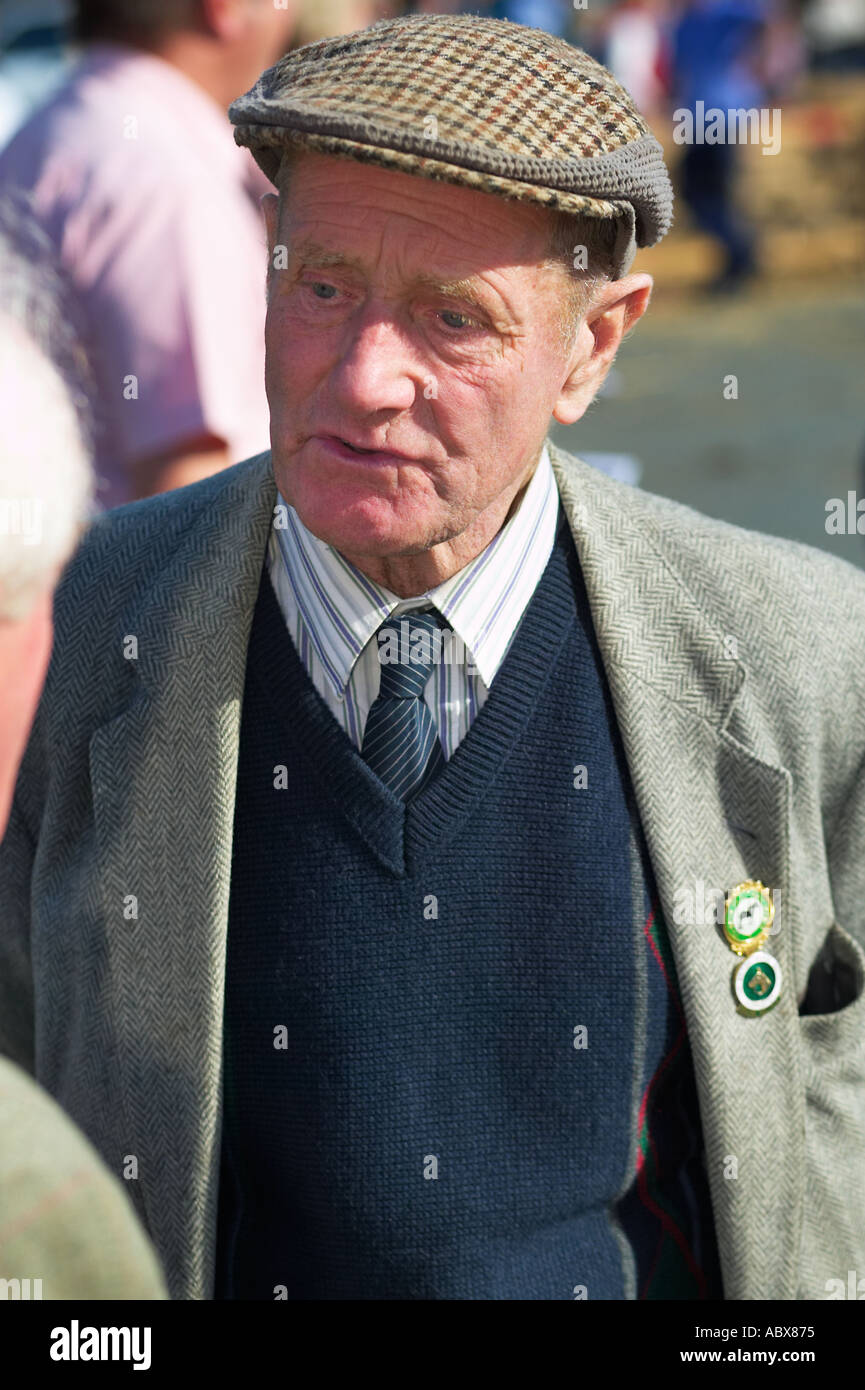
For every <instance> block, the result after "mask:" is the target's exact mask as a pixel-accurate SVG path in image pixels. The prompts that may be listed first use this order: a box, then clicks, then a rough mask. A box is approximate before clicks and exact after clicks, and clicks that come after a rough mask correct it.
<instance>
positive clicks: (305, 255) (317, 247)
mask: <svg viewBox="0 0 865 1390" xmlns="http://www.w3.org/2000/svg"><path fill="white" fill-rule="evenodd" d="M290 250H291V254H292V256H294V257H296V258H297V260H299V261H311V262H312V263H313V264H315V265H317V266H321V267H322V269H326V268H327V267H328V266H348V267H349V269H352V270H363V266H362V264H361V261H360V259H359V258H358V257H357V256H351V255H348V254H347V253H346V252H344V251H333V250H331V249H329V248H328V247H327V246H323V245H322V244H321V242H318V241H312V240H309V239H306V238H305V239H304V240H302V241H299V242H297V243H296V244H295V245H294V246H292V247H291V248H290ZM481 284H482V282H481V281H479V280H478V279H477V278H475V277H469V278H468V279H461V280H448V279H443V278H442V277H441V276H439V275H433V274H429V273H425V272H423V271H421V272H420V273H419V274H417V275H415V276H413V277H412V280H411V287H412V288H413V289H415V288H416V289H422V290H425V291H426V292H427V293H428V294H438V295H442V296H443V297H444V298H446V299H462V300H464V301H465V302H466V303H467V304H473V305H474V306H475V308H476V309H483V310H485V311H486V312H487V313H489V312H490V307H491V306H490V303H489V299H488V296H487V295H485V294H484V293H483V292H482V289H481V288H480V287H481Z"/></svg>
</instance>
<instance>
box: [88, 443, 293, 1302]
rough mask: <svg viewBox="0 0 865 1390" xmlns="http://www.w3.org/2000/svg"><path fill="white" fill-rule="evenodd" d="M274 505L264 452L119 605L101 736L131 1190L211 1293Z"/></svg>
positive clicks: (104, 858) (173, 1286) (177, 1282)
mask: <svg viewBox="0 0 865 1390" xmlns="http://www.w3.org/2000/svg"><path fill="white" fill-rule="evenodd" d="M179 496H182V494H180V495H179ZM275 499H276V489H275V485H274V483H273V479H272V475H271V469H270V456H269V455H267V454H265V455H261V456H259V457H258V458H256V459H254V460H251V461H250V462H249V463H246V464H244V465H242V466H240V467H238V468H235V469H232V470H230V471H229V472H227V473H226V474H225V485H224V487H223V489H222V490H221V491H220V492H218V493H217V495H216V496H215V497H214V498H213V500H211V501H210V502H209V504H206V505H205V506H204V507H202V508H201V510H200V511H199V512H198V513H197V514H196V513H193V514H192V515H191V519H190V522H189V525H188V529H187V530H186V532H185V533H184V540H183V544H182V545H181V546H180V547H179V548H178V549H177V551H176V552H175V553H174V555H173V556H172V558H171V562H170V563H169V564H168V565H167V566H166V567H165V569H164V570H163V571H162V572H161V573H160V574H159V576H158V578H157V579H156V580H155V582H154V584H153V586H152V589H151V590H150V592H148V593H147V594H146V595H145V596H144V597H142V596H140V595H139V596H138V598H137V600H136V606H135V608H134V609H132V610H131V611H130V612H129V613H128V614H127V615H125V618H124V628H123V632H122V633H118V649H120V644H121V641H122V642H123V643H124V644H125V650H126V651H127V652H130V651H136V648H135V647H132V646H130V640H129V639H130V638H134V639H135V643H136V644H137V652H136V654H135V655H134V656H132V657H131V658H128V662H129V671H130V683H131V689H130V692H129V699H128V702H127V703H126V704H125V707H124V708H123V709H122V710H121V711H120V712H119V713H117V714H116V715H115V716H114V717H113V718H112V719H111V720H109V722H108V723H106V724H104V725H103V726H101V727H100V728H98V729H97V730H96V731H95V732H94V734H93V736H92V739H91V745H90V766H91V779H92V788H93V804H94V820H95V825H96V836H97V842H98V855H99V878H100V881H101V886H102V891H103V894H104V898H105V911H106V914H107V921H108V924H109V927H108V932H107V943H106V951H107V963H106V969H107V974H108V990H107V997H108V998H109V1000H110V1001H111V1007H112V1009H113V1010H114V1018H113V1031H114V1034H115V1036H116V1037H117V1044H118V1046H117V1064H118V1067H119V1073H120V1088H121V1100H122V1104H123V1107H124V1117H125V1122H126V1129H125V1134H126V1135H128V1140H125V1142H126V1143H128V1148H127V1150H126V1153H127V1154H128V1155H130V1156H134V1157H135V1159H136V1161H137V1165H138V1173H137V1178H138V1180H137V1182H131V1183H130V1184H129V1186H130V1188H131V1190H132V1191H133V1193H134V1194H135V1195H136V1197H137V1204H138V1206H139V1210H140V1211H141V1213H142V1216H143V1217H144V1219H145V1221H146V1224H147V1226H148V1227H149V1229H150V1232H151V1234H152V1236H153V1239H154V1241H155V1243H156V1246H157V1248H158V1250H159V1253H160V1255H161V1257H162V1259H163V1260H164V1261H165V1264H166V1268H167V1271H168V1276H169V1280H170V1291H171V1294H172V1297H174V1298H206V1297H209V1296H210V1295H211V1283H212V1271H213V1261H214V1245H215V1234H216V1199H217V1191H218V1176H219V1138H220V1109H221V1107H220V1101H221V1074H222V1012H223V989H224V974H225V948H226V935H227V925H228V902H229V882H230V873H231V842H232V830H233V817H234V795H235V781H236V770H237V751H238V741H239V732H240V713H241V700H242V695H243V686H244V676H245V666H246V649H247V643H248V638H249V629H250V624H251V619H252V612H253V608H254V605H255V600H256V594H257V591H258V584H259V580H260V577H261V566H262V563H263V560H264V554H265V548H266V544H267V538H268V534H269V524H270V521H271V518H272V512H273V506H274V503H275ZM124 1161H126V1160H124Z"/></svg>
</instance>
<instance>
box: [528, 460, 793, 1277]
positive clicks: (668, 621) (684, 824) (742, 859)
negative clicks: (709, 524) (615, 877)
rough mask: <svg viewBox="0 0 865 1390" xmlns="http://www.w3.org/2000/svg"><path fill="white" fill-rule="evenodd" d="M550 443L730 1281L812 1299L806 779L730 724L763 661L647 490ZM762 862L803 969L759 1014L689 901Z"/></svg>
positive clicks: (756, 875)
mask: <svg viewBox="0 0 865 1390" xmlns="http://www.w3.org/2000/svg"><path fill="white" fill-rule="evenodd" d="M550 454H551V457H552V461H553V467H554V471H555V473H556V477H557V480H558V483H559V488H560V493H561V497H562V502H563V505H564V507H565V510H566V512H567V515H568V519H569V521H570V524H571V528H572V531H573V534H574V540H575V544H576V547H577V551H578V554H579V558H580V564H581V568H582V571H583V575H584V578H585V582H586V586H587V590H588V597H589V602H590V605H591V610H592V615H593V621H594V625H595V628H596V632H597V636H598V642H599V645H600V649H601V654H602V657H603V661H604V665H605V669H606V672H607V677H608V679H609V682H610V686H611V692H612V696H613V701H614V704H615V708H616V714H617V718H618V721H619V725H620V729H621V733H622V737H623V740H624V744H625V749H626V752H627V757H628V764H629V768H630V773H631V779H632V782H633V785H634V791H635V795H636V800H637V805H638V809H639V813H640V817H641V821H642V826H643V830H644V833H645V837H646V841H647V845H648V849H649V854H650V857H651V860H652V866H653V869H654V872H655V877H656V880H657V884H658V891H659V894H660V898H661V904H662V908H663V912H664V917H665V921H666V925H667V928H668V932H669V936H670V941H671V946H672V949H673V953H674V956H675V960H676V967H677V972H678V976H679V983H680V988H681V993H682V1001H683V1007H684V1009H685V1015H686V1020H687V1025H688V1033H689V1038H690V1044H691V1050H692V1054H693V1059H694V1067H695V1072H696V1078H697V1084H698V1090H699V1095H700V1106H701V1118H702V1124H703V1132H704V1139H705V1145H706V1160H707V1166H708V1177H709V1182H710V1189H711V1193H712V1205H713V1211H714V1216H715V1225H716V1233H717V1237H718V1244H719V1250H720V1256H721V1265H722V1272H723V1278H724V1291H725V1297H726V1298H727V1299H762V1298H769V1297H775V1298H778V1297H780V1298H795V1296H796V1279H797V1265H798V1249H799V1242H800V1233H801V1225H802V1204H803V1198H804V1193H803V1190H802V1182H801V1178H800V1174H801V1173H802V1172H803V1171H804V1101H803V1086H802V1081H801V1078H800V1076H799V1062H798V1045H799V1039H798V1019H797V1001H796V989H795V983H794V982H795V978H796V972H795V961H794V958H793V940H794V935H795V921H794V916H795V914H794V911H793V905H792V904H791V903H790V902H788V896H789V895H788V884H789V865H788V852H789V851H788V846H789V819H790V811H791V795H792V780H791V777H790V774H789V772H788V771H787V770H786V769H785V768H782V767H779V766H777V765H776V764H775V763H773V762H772V760H771V758H770V757H768V756H767V755H766V754H765V752H764V751H761V750H760V749H759V748H756V747H747V746H745V745H744V744H743V743H741V742H739V741H738V739H737V738H736V737H734V735H733V734H732V732H731V731H730V729H729V727H728V726H729V723H730V717H731V714H732V713H733V711H734V709H735V708H736V706H737V702H739V701H742V700H746V699H747V694H748V690H747V683H748V674H747V669H746V667H745V666H744V664H743V663H742V661H740V660H738V659H737V658H736V653H735V647H734V648H732V651H731V648H730V644H729V642H728V640H727V634H725V633H722V632H718V631H715V630H714V629H713V628H712V627H711V625H710V624H709V623H708V622H707V620H706V618H705V617H704V615H703V612H702V610H701V608H700V606H699V604H698V602H697V600H696V598H695V597H694V596H693V595H692V593H691V592H690V590H689V588H688V587H687V584H686V583H685V581H684V579H683V578H682V576H681V575H680V574H679V573H678V571H677V569H676V568H675V567H674V566H675V559H674V558H673V559H671V557H670V554H669V550H668V548H667V547H665V546H664V544H663V540H662V539H661V537H660V535H659V534H658V533H656V532H655V530H654V527H653V519H652V512H651V509H650V507H648V506H646V505H645V502H641V500H640V499H641V497H642V494H640V493H638V492H636V491H633V490H631V489H629V488H627V487H624V486H623V485H621V484H616V483H612V482H610V480H608V479H606V478H605V477H604V476H603V475H601V474H599V473H598V472H597V471H596V470H594V469H592V468H590V467H589V466H588V465H586V464H584V463H582V462H581V461H579V460H577V459H574V458H572V457H570V456H569V455H565V454H562V453H561V452H560V451H559V450H558V449H556V448H555V447H554V446H551V448H550ZM748 878H750V879H761V880H762V882H763V883H764V884H766V885H768V886H769V887H771V888H772V889H773V890H774V891H775V894H776V904H777V921H778V925H779V930H778V932H777V934H773V935H772V937H771V938H770V941H769V946H768V948H769V949H770V950H771V952H772V954H773V955H775V956H776V957H777V959H778V960H779V962H780V964H781V968H782V972H783V976H784V981H785V983H784V987H783V988H782V993H781V997H780V999H779V1002H778V1004H777V1005H776V1006H775V1008H774V1009H772V1010H771V1011H770V1012H769V1013H767V1014H765V1015H762V1016H761V1015H759V1014H758V1015H751V1016H748V1017H745V1016H743V1015H741V1014H740V1013H739V1012H738V1011H737V1008H736V1004H735V999H734V996H733V993H732V989H731V976H732V971H733V967H734V966H735V964H736V960H737V958H736V957H735V956H734V955H733V954H732V952H731V951H730V949H729V947H728V946H727V945H726V943H725V941H724V939H723V937H722V935H721V932H720V930H719V928H718V926H716V925H714V923H713V921H712V920H710V921H708V922H706V921H704V920H703V917H702V915H701V917H700V919H699V920H697V921H693V920H690V921H689V920H687V919H688V916H689V915H690V914H688V913H687V912H686V911H685V910H683V909H684V908H685V905H687V904H688V903H689V902H690V903H693V904H694V907H695V910H696V909H697V908H698V907H699V906H700V903H701V900H703V901H705V902H708V903H711V898H710V897H709V890H710V889H713V888H714V889H721V890H723V891H724V892H726V890H728V889H729V888H732V887H733V886H734V885H735V884H736V883H739V882H742V881H743V880H744V879H748ZM701 885H702V887H701ZM700 910H701V914H702V909H700ZM683 918H684V920H683Z"/></svg>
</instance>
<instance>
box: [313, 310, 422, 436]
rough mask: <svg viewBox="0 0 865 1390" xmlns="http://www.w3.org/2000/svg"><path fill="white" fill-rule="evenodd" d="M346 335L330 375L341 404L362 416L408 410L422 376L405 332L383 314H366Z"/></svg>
mask: <svg viewBox="0 0 865 1390" xmlns="http://www.w3.org/2000/svg"><path fill="white" fill-rule="evenodd" d="M347 332H348V334H349V337H348V339H347V341H346V343H345V346H344V350H343V352H342V355H341V357H340V358H339V360H338V361H337V363H336V364H335V366H334V367H333V370H332V373H331V387H332V390H333V393H334V395H335V397H336V398H337V399H338V400H339V402H340V404H341V405H343V406H345V407H346V408H350V409H353V410H356V411H359V412H362V413H363V414H371V413H373V412H374V411H398V410H408V409H410V408H411V406H412V405H413V404H414V402H415V398H416V396H417V392H418V387H419V385H422V381H423V376H422V372H421V370H420V365H419V363H418V361H417V359H416V356H415V354H414V353H413V352H412V349H411V345H410V343H409V342H408V340H407V337H406V334H405V331H404V330H403V329H401V328H400V326H399V325H398V324H397V323H395V322H394V321H393V320H392V319H390V318H388V317H386V316H384V315H382V314H374V315H373V314H365V315H364V317H363V319H362V320H361V321H359V322H358V321H355V322H353V323H352V324H351V326H350V328H349V329H348V330H347Z"/></svg>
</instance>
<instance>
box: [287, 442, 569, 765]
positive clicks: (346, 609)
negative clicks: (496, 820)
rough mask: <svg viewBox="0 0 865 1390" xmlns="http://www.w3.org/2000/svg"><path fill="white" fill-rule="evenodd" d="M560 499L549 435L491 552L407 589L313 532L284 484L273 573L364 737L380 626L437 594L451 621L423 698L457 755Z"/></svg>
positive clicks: (330, 687) (299, 641)
mask: <svg viewBox="0 0 865 1390" xmlns="http://www.w3.org/2000/svg"><path fill="white" fill-rule="evenodd" d="M558 509H559V494H558V489H557V487H556V481H555V477H554V475H553V469H552V464H551V463H550V456H549V454H548V452H547V449H546V447H544V450H543V452H542V454H541V457H540V460H539V462H538V466H537V468H536V469H535V471H534V473H533V474H532V477H531V479H530V481H529V484H528V486H527V488H526V490H525V492H524V494H523V497H522V500H521V501H520V503H519V505H518V507H517V509H516V511H515V512H514V513H513V515H512V516H510V517H509V519H508V520H507V522H506V523H505V525H504V526H503V527H502V528H501V530H500V531H499V532H498V533H497V534H496V535H495V536H494V537H493V539H492V540H491V541H490V543H489V545H488V546H487V547H486V548H485V549H484V550H482V551H481V553H480V555H477V556H476V557H475V559H474V560H472V561H471V562H470V563H469V564H468V565H466V566H465V567H464V568H463V569H461V570H459V571H458V573H457V574H454V575H452V576H451V578H450V579H447V580H445V582H444V583H443V584H439V585H437V586H436V588H434V589H430V590H429V591H428V592H427V593H425V594H419V595H417V596H413V597H412V598H407V599H401V598H400V597H399V595H397V594H394V593H392V592H391V591H390V590H389V589H385V588H384V587H382V585H380V584H377V583H375V582H374V581H373V580H371V579H368V578H367V577H366V575H364V574H362V573H361V572H360V570H358V569H357V568H356V567H355V566H354V565H353V564H351V563H350V562H349V561H348V560H346V559H345V558H344V557H343V556H342V555H340V554H339V553H338V551H336V550H334V549H333V547H332V546H330V545H327V544H326V543H325V542H324V541H321V540H319V539H318V538H317V537H316V536H314V535H313V534H312V533H311V532H310V531H309V530H308V529H307V528H306V527H305V526H304V524H303V522H302V521H301V520H300V517H299V516H298V515H297V512H296V511H295V510H294V508H293V507H290V506H288V505H287V503H286V502H285V501H284V499H283V498H282V495H281V494H277V508H276V511H275V517H274V524H273V526H272V528H271V533H270V538H269V541H268V548H267V568H268V573H269V575H270V581H271V584H272V585H273V590H274V593H275V594H276V598H277V601H278V603H279V606H280V609H281V610H282V614H283V617H284V618H285V621H286V625H287V627H288V631H289V635H290V636H291V639H292V641H293V643H294V646H295V648H296V650H297V653H298V655H299V656H300V659H301V661H302V662H303V665H304V667H305V668H306V671H307V674H308V675H309V677H310V679H311V680H312V682H313V684H314V686H315V688H316V690H317V691H318V693H319V695H321V697H322V699H323V700H324V702H325V704H326V705H327V707H328V709H329V710H330V712H331V714H332V715H333V716H334V718H335V719H336V720H337V722H338V723H339V724H340V725H341V726H342V728H343V730H344V731H345V733H346V734H347V735H348V737H349V738H350V739H351V741H352V743H354V745H355V747H356V748H358V749H360V747H361V744H362V742H363V731H364V728H365V726H366V717H367V715H368V714H369V710H370V706H371V705H372V702H373V700H375V698H376V696H377V695H378V691H379V683H380V679H381V666H380V659H379V650H378V643H377V641H376V633H377V631H378V629H379V627H380V626H381V624H382V623H383V622H384V621H385V619H386V618H390V617H396V618H400V617H401V616H402V615H403V614H407V613H409V612H410V611H411V610H412V609H414V608H424V607H429V605H430V604H432V605H433V606H434V607H435V608H437V609H438V611H439V612H440V613H441V614H442V615H443V616H444V617H445V618H446V619H447V621H448V623H449V624H450V627H451V629H452V631H451V632H448V633H446V634H445V636H444V640H443V641H442V644H441V659H440V660H439V661H438V662H436V664H435V665H434V667H433V673H432V675H431V677H430V679H429V681H428V682H427V686H426V689H425V691H424V700H425V701H426V704H427V706H428V707H429V709H430V712H431V713H432V716H433V718H434V720H435V722H436V727H437V729H438V732H439V738H440V739H441V744H442V748H443V750H444V755H445V757H446V758H450V757H451V755H452V754H453V753H454V752H455V750H456V749H457V747H458V746H459V744H460V742H461V741H462V739H464V738H465V736H466V734H467V733H468V731H469V729H470V728H471V725H472V722H473V720H474V718H475V716H476V715H477V713H478V711H479V710H480V709H482V707H483V704H484V701H485V700H486V697H487V694H488V692H489V689H490V686H491V685H492V683H493V680H494V678H495V675H496V672H497V671H498V669H499V667H500V666H501V664H502V661H503V660H504V657H505V654H506V652H507V650H508V648H509V647H510V644H511V642H512V641H513V638H514V636H515V635H516V631H517V628H518V626H519V623H520V620H521V618H522V616H523V614H524V612H525V610H526V607H527V605H528V602H529V600H530V598H531V597H532V594H533V593H534V591H535V588H536V587H537V584H538V581H539V580H540V578H541V575H542V574H543V572H544V570H545V568H546V565H547V561H548V560H549V558H550V554H551V552H552V548H553V543H554V540H555V534H556V524H557V521H558ZM408 640H409V637H408V634H407V635H406V641H408Z"/></svg>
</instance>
